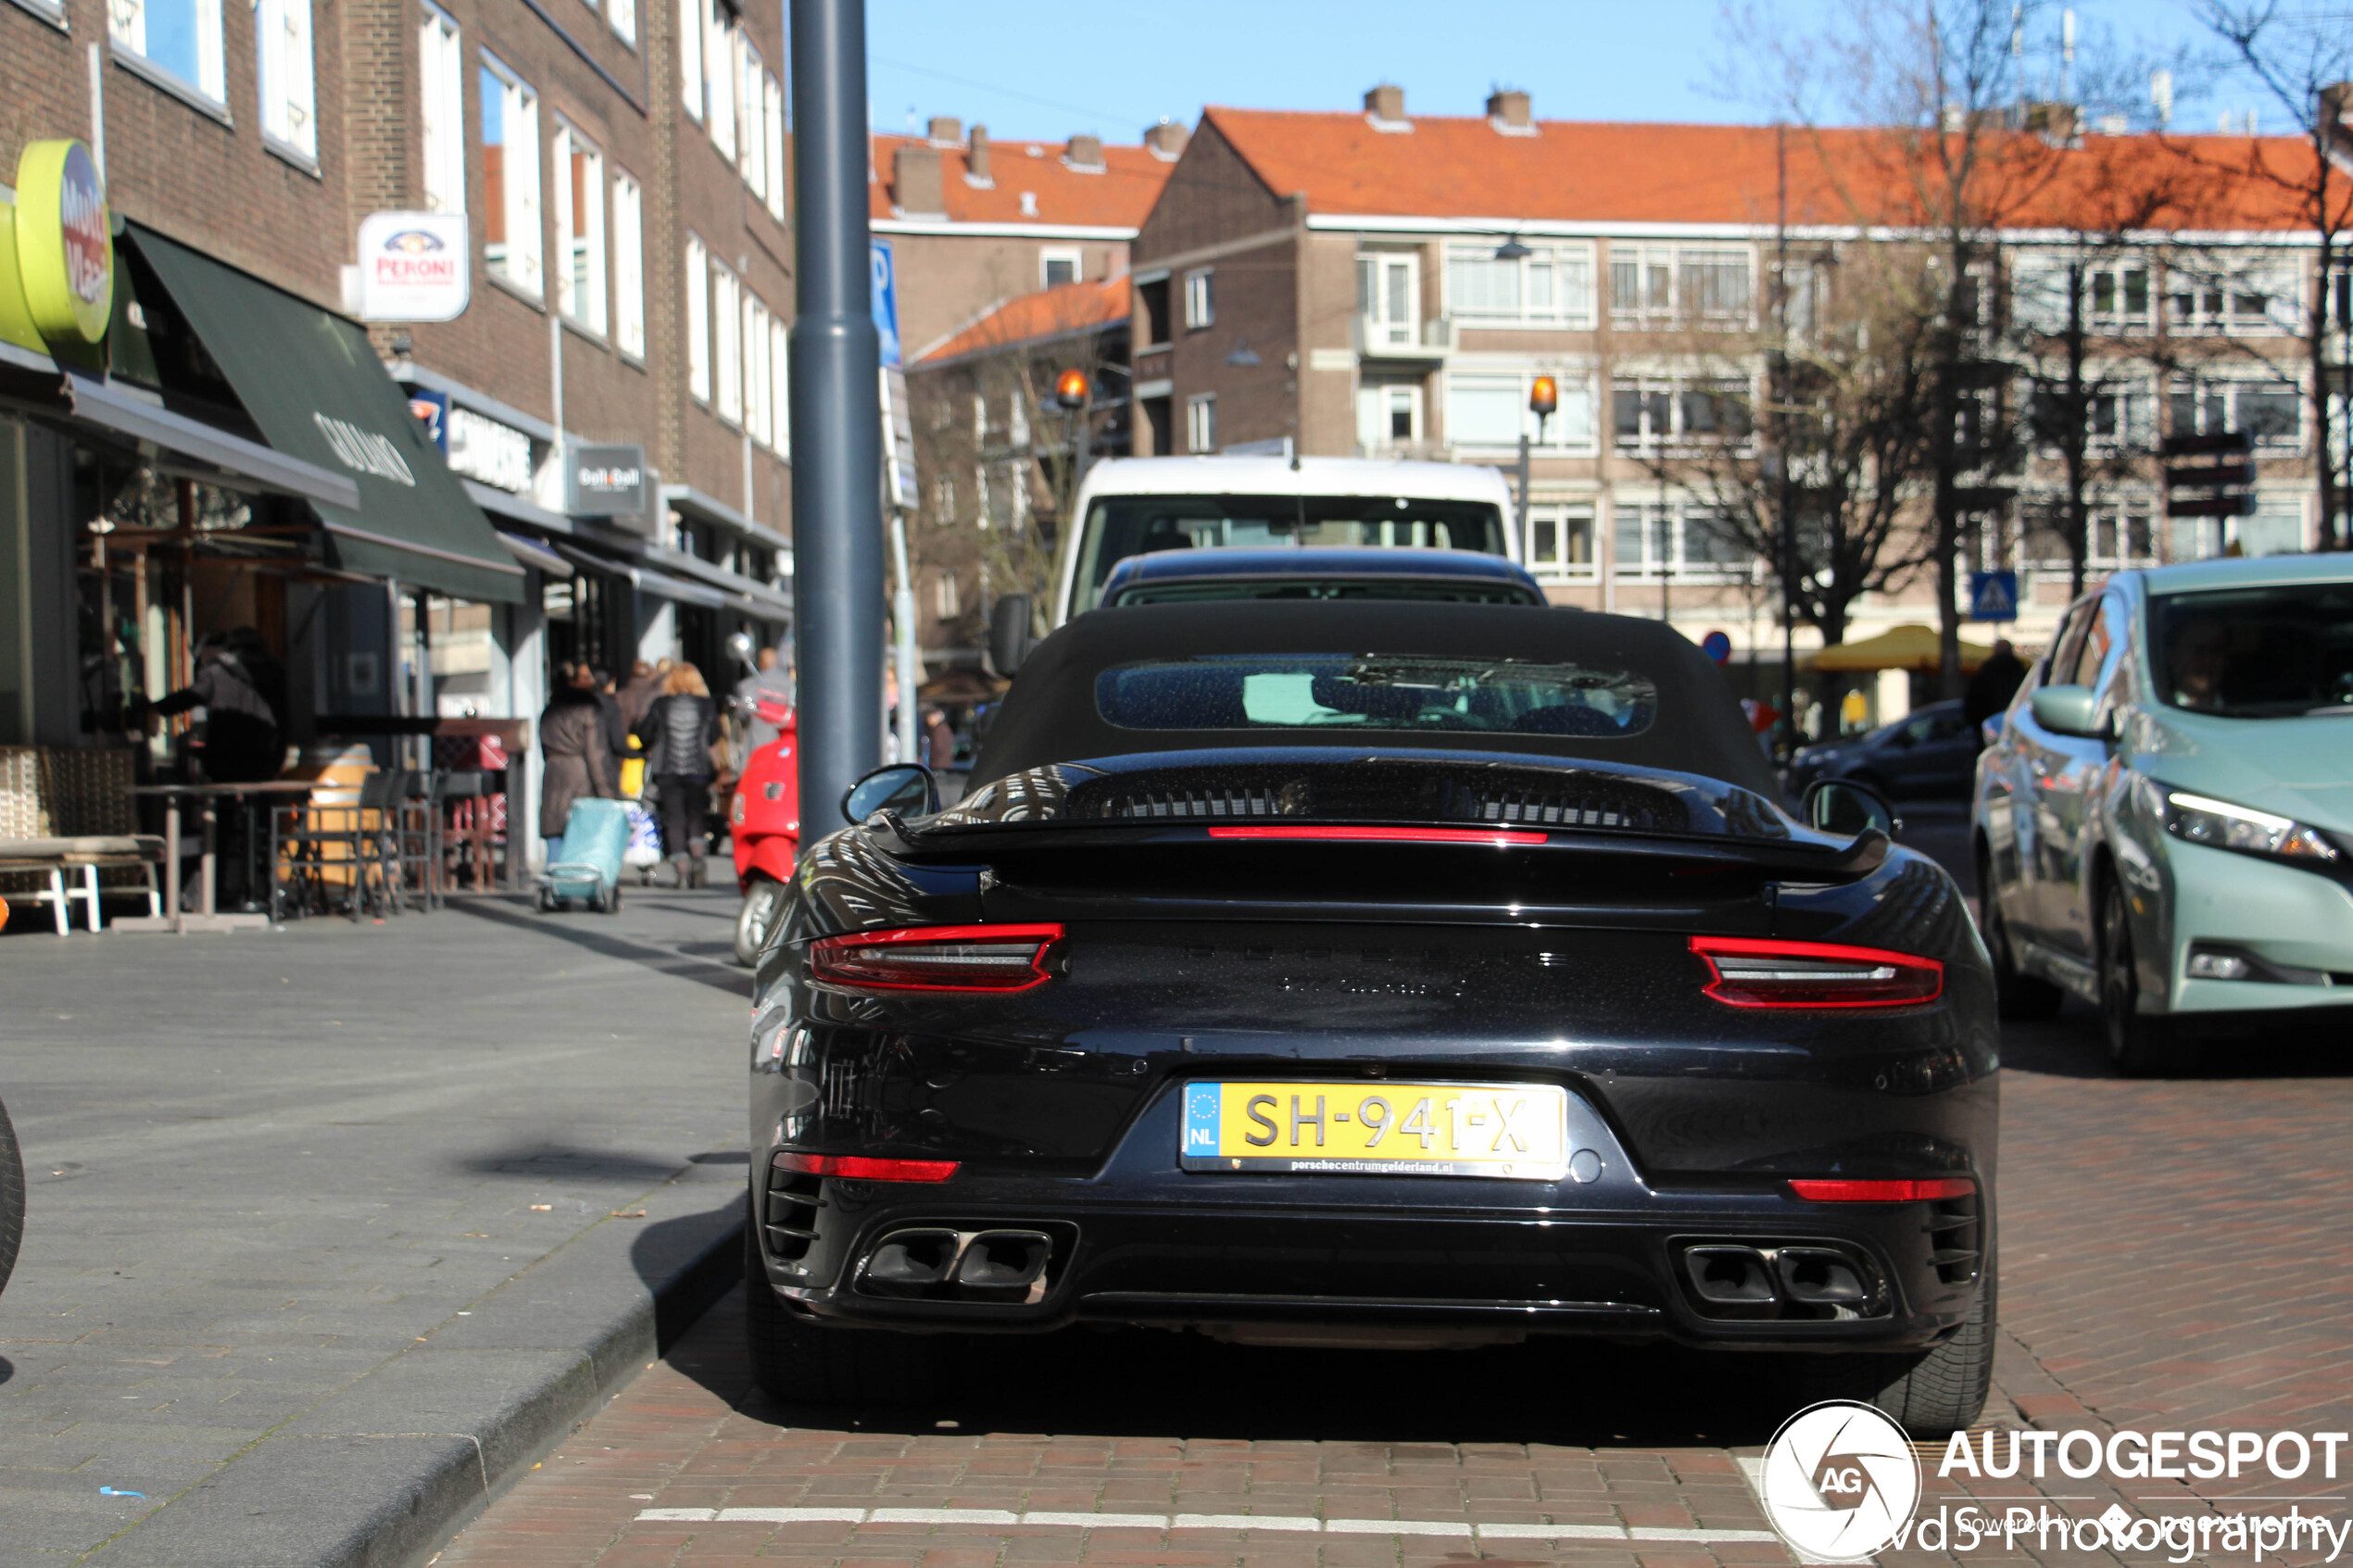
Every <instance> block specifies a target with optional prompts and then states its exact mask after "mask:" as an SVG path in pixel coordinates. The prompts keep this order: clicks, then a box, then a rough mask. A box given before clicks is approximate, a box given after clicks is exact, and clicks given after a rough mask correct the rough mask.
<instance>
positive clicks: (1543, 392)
mask: <svg viewBox="0 0 2353 1568" xmlns="http://www.w3.org/2000/svg"><path fill="white" fill-rule="evenodd" d="M1560 406H1561V389H1560V383H1558V382H1556V381H1554V379H1553V378H1552V377H1550V376H1538V377H1537V378H1536V384H1535V385H1534V386H1532V387H1530V388H1529V393H1528V411H1529V413H1531V414H1533V415H1535V416H1536V417H1537V418H1538V419H1540V420H1541V419H1545V418H1548V417H1550V416H1551V415H1553V414H1554V413H1556V412H1557V411H1558V410H1559V408H1560Z"/></svg>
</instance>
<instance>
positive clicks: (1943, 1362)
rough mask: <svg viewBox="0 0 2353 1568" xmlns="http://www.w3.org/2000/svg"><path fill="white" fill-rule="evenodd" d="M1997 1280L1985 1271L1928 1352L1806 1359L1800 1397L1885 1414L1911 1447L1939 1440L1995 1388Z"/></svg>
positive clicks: (1964, 1422)
mask: <svg viewBox="0 0 2353 1568" xmlns="http://www.w3.org/2000/svg"><path fill="white" fill-rule="evenodd" d="M1999 1284H2000V1281H1999V1278H1998V1274H1997V1272H1996V1270H1995V1268H1994V1265H1993V1264H1991V1263H1989V1264H1988V1265H1987V1266H1986V1270H1985V1274H1984V1278H1983V1279H1982V1281H1981V1282H1980V1283H1979V1286H1978V1290H1977V1300H1976V1302H1975V1303H1974V1304H1973V1305H1972V1306H1971V1307H1970V1308H1969V1317H1968V1319H1967V1320H1966V1321H1964V1322H1963V1323H1962V1324H1961V1326H1960V1327H1959V1328H1957V1329H1956V1330H1954V1331H1953V1334H1952V1336H1951V1337H1950V1338H1948V1339H1946V1340H1944V1342H1943V1343H1942V1344H1940V1345H1938V1346H1937V1347H1936V1348H1934V1349H1932V1350H1930V1351H1928V1352H1926V1353H1925V1354H1914V1355H1908V1356H1863V1355H1856V1356H1825V1357H1811V1358H1804V1359H1805V1360H1806V1361H1809V1362H1811V1363H1812V1364H1808V1365H1806V1366H1803V1367H1801V1369H1800V1371H1799V1383H1800V1386H1801V1392H1800V1399H1801V1400H1802V1402H1803V1403H1805V1404H1815V1403H1818V1402H1819V1401H1821V1400H1823V1399H1852V1400H1854V1401H1856V1403H1857V1404H1865V1405H1869V1406H1872V1407H1873V1408H1875V1409H1877V1410H1880V1411H1885V1412H1886V1413H1887V1414H1888V1415H1890V1416H1893V1417H1894V1419H1895V1420H1896V1422H1897V1423H1898V1424H1901V1425H1902V1426H1903V1428H1904V1430H1905V1432H1906V1433H1907V1434H1908V1435H1909V1436H1911V1437H1912V1439H1913V1440H1914V1441H1915V1442H1923V1443H1930V1442H1942V1441H1944V1439H1945V1438H1947V1437H1949V1436H1952V1435H1953V1434H1954V1433H1956V1432H1965V1431H1967V1430H1968V1429H1969V1424H1971V1423H1972V1422H1974V1421H1976V1420H1977V1418H1978V1417H1979V1416H1980V1415H1982V1414H1983V1413H1984V1411H1985V1398H1986V1395H1987V1394H1989V1393H1990V1392H1991V1391H1992V1390H1993V1386H1994V1336H1995V1333H1996V1331H1997V1329H1998V1328H1999V1326H2000V1323H2001V1315H2000V1302H1999V1299H1998V1298H1999V1295H2000V1290H1999Z"/></svg>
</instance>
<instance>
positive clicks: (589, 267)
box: [554, 115, 610, 337]
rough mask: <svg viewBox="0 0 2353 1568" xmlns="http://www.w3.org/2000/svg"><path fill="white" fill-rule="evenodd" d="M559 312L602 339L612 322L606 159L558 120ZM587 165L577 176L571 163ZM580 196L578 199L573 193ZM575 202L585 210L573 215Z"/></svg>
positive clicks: (556, 158) (576, 132)
mask: <svg viewBox="0 0 2353 1568" xmlns="http://www.w3.org/2000/svg"><path fill="white" fill-rule="evenodd" d="M554 150H555V155H556V157H555V167H556V244H557V246H558V248H559V249H560V251H561V252H562V256H563V264H562V265H561V266H560V267H559V268H558V269H557V270H556V308H557V309H559V310H560V311H562V312H563V313H564V318H565V320H569V321H571V322H572V323H573V325H575V326H579V327H584V328H585V329H587V330H588V331H589V332H595V333H596V334H597V335H598V336H599V337H602V336H603V335H604V333H605V328H606V325H607V323H608V321H609V320H610V311H609V309H608V307H607V305H606V293H605V155H604V152H603V150H602V149H601V148H599V147H598V145H597V144H595V143H594V142H591V141H590V140H588V138H587V137H585V136H583V135H582V134H581V133H580V131H579V129H578V128H577V127H576V126H574V125H573V123H572V122H571V121H569V120H567V119H564V118H563V117H562V116H560V115H559V116H558V117H557V118H556V135H555V143H554ZM575 158H577V159H583V160H585V163H586V165H587V167H586V168H585V169H582V170H580V171H579V172H578V173H577V174H575V172H574V170H573V160H574V159H575ZM575 193H577V195H575ZM575 199H577V200H579V201H581V202H582V203H583V204H584V205H585V207H586V208H587V210H586V211H585V212H575V211H574V210H573V201H574V200H575Z"/></svg>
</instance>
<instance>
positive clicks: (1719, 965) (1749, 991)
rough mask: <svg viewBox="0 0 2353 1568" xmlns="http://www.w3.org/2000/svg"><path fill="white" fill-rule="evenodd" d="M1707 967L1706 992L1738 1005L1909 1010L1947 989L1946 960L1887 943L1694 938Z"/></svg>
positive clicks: (1726, 937)
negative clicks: (1898, 949) (1888, 946)
mask: <svg viewBox="0 0 2353 1568" xmlns="http://www.w3.org/2000/svg"><path fill="white" fill-rule="evenodd" d="M1692 952H1693V953H1695V954H1697V955H1698V957H1699V960H1700V961H1701V962H1703V963H1705V964H1706V965H1707V972H1708V975H1709V977H1710V979H1709V984H1708V985H1707V988H1706V990H1705V992H1703V993H1702V994H1703V995H1705V996H1708V997H1714V998H1715V999H1716V1000H1718V1001H1719V1002H1722V1003H1723V1004H1724V1005H1725V1006H1726V1007H1734V1008H1908V1007H1918V1006H1919V1005H1920V1004H1921V1003H1923V1002H1932V1001H1934V1000H1935V999H1936V998H1937V997H1940V996H1942V995H1944V964H1943V963H1942V962H1940V961H1938V960H1935V959H1925V958H1920V957H1919V956H1918V955H1916V954H1912V953H1893V952H1889V951H1888V950H1886V949H1885V948H1883V947H1843V946H1841V945H1839V944H1837V943H1834V942H1784V941H1780V940H1778V939H1764V940H1760V939H1758V938H1755V937H1747V936H1694V937H1692Z"/></svg>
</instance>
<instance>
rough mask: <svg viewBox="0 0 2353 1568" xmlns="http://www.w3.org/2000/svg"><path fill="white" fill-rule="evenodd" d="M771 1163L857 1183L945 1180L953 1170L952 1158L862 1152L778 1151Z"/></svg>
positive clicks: (954, 1164)
mask: <svg viewBox="0 0 2353 1568" xmlns="http://www.w3.org/2000/svg"><path fill="white" fill-rule="evenodd" d="M774 1165H775V1168H776V1169H777V1170H779V1171H790V1172H792V1173H795V1174H796V1175H802V1176H841V1177H845V1178H847V1179H849V1180H850V1181H858V1182H944V1181H946V1180H947V1179H948V1178H949V1177H950V1176H952V1175H954V1174H955V1173H956V1161H955V1160H874V1159H870V1158H868V1157H867V1156H865V1155H862V1154H780V1155H778V1156H776V1158H775V1160H774Z"/></svg>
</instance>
